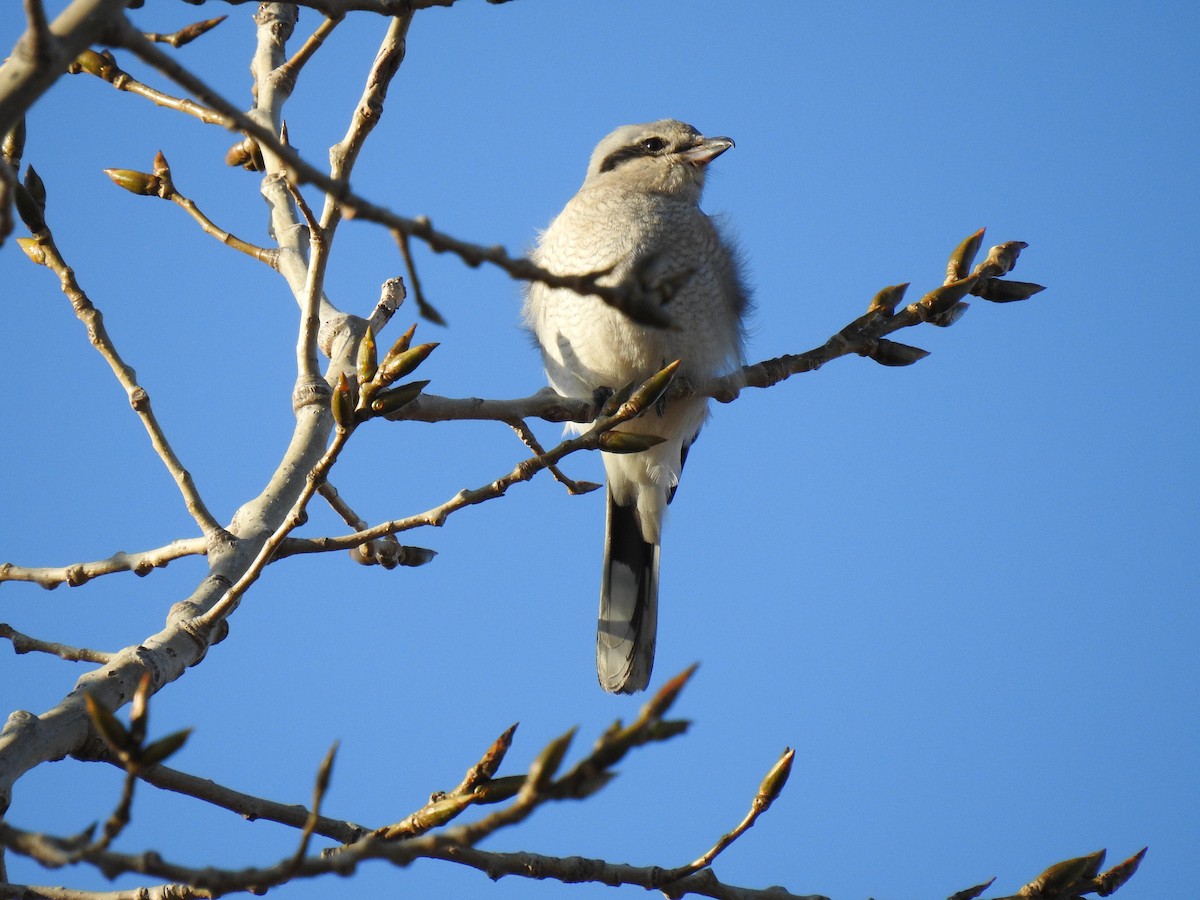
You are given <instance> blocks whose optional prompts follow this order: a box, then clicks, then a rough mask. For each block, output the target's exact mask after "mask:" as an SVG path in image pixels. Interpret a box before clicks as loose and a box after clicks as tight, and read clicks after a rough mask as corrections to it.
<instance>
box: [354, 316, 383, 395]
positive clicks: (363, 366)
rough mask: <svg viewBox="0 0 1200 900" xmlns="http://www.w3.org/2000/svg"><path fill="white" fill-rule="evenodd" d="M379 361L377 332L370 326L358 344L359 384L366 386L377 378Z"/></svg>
mask: <svg viewBox="0 0 1200 900" xmlns="http://www.w3.org/2000/svg"><path fill="white" fill-rule="evenodd" d="M378 369H379V360H378V357H377V356H376V351H375V331H374V329H372V328H371V326H370V325H368V326H367V330H366V333H365V334H363V336H362V340H360V341H359V342H358V383H359V384H366V383H367V382H368V381H370V380H371V379H372V378H374V377H375V372H376V371H377V370H378Z"/></svg>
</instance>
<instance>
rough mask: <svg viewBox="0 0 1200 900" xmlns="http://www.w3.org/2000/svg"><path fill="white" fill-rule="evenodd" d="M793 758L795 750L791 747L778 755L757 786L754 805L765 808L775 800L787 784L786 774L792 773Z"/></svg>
mask: <svg viewBox="0 0 1200 900" xmlns="http://www.w3.org/2000/svg"><path fill="white" fill-rule="evenodd" d="M795 758H796V751H795V750H793V749H792V748H791V747H788V748H787V749H786V750H784V751H783V756H781V757H779V761H778V762H777V763H775V765H773V766H772V767H771V771H770V772H768V773H767V774H766V777H765V778H763V780H762V784H760V785H759V786H758V795H757V796H756V797H755V798H754V803H755V805H756V806H761V808H762V809H766V808H767V807H768V806H770V805H771V804H772V803H774V802H775V798H776V797H778V796H779V794H780V792H781V791H782V790H783V786H784V785H785V784H787V780H788V776H789V775H790V774H791V773H792V761H793V760H794V759H795Z"/></svg>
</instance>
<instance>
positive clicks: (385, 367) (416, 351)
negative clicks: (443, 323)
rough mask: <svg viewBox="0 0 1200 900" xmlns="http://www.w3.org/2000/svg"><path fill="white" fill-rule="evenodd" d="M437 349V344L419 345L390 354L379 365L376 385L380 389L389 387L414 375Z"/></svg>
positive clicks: (375, 379)
mask: <svg viewBox="0 0 1200 900" xmlns="http://www.w3.org/2000/svg"><path fill="white" fill-rule="evenodd" d="M397 343H398V342H397ZM437 347H438V345H437V343H432V344H418V345H417V346H415V347H410V348H409V349H407V350H404V351H403V352H401V353H397V354H395V355H393V354H392V353H388V355H387V356H385V357H384V358H383V362H381V363H380V364H379V369H378V371H376V373H375V377H374V381H375V383H376V384H378V385H379V386H380V387H387V386H388V385H389V384H391V383H392V382H393V381H397V380H399V379H401V378H403V377H404V376H405V375H410V374H412V372H413V371H414V370H415V369H416V368H417V366H419V365H421V363H423V362H425V360H426V359H427V358H428V357H429V354H430V353H432V352H433V351H434V350H436V349H437ZM393 349H394V348H393Z"/></svg>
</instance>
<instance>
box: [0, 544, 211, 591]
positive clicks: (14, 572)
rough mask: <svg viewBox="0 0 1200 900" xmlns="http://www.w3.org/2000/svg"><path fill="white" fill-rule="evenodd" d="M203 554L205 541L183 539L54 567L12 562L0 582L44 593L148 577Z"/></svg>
mask: <svg viewBox="0 0 1200 900" xmlns="http://www.w3.org/2000/svg"><path fill="white" fill-rule="evenodd" d="M206 552H208V541H207V539H205V538H186V539H183V540H178V541H172V542H171V543H170V544H167V546H165V547H159V548H157V549H155V550H143V551H140V552H137V553H123V552H122V553H114V554H113V555H112V556H110V557H109V558H108V559H101V560H97V561H95V562H84V563H75V564H73V565H69V566H60V567H57V568H52V567H46V568H26V567H24V566H16V565H13V564H12V563H0V582H5V581H32V582H33V583H34V584H40V585H41V586H42V587H44V588H46V589H47V590H53V589H54V588H56V587H58V586H59V585H60V584H65V585H67V586H69V587H79V586H80V585H83V584H87V583H88V582H89V581H91V580H92V579H93V578H96V577H98V576H100V575H111V574H113V573H114V572H133V573H134V574H135V575H138V576H143V575H148V574H150V572H151V571H152V570H153V569H161V568H163V567H165V566H166V565H167V564H168V563H169V562H171V561H172V560H176V559H180V558H182V557H184V556H203V555H204V554H205V553H206Z"/></svg>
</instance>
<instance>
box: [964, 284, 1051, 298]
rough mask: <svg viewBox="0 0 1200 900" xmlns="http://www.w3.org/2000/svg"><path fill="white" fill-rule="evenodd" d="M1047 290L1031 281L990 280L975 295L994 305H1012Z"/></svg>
mask: <svg viewBox="0 0 1200 900" xmlns="http://www.w3.org/2000/svg"><path fill="white" fill-rule="evenodd" d="M1045 289H1046V288H1045V287H1043V286H1042V285H1040V284H1033V283H1032V282H1029V281H1002V280H1000V279H999V278H988V279H985V280H984V281H983V283H982V284H980V285H978V286H977V287H976V288H975V290H973V291H972V292H971V293H973V294H974V295H975V296H977V297H982V298H983V299H984V300H991V301H992V302H993V303H1012V302H1013V301H1015V300H1028V299H1029V298H1030V297H1032V296H1033V295H1034V294H1040V293H1041V292H1042V291H1044V290H1045Z"/></svg>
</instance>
